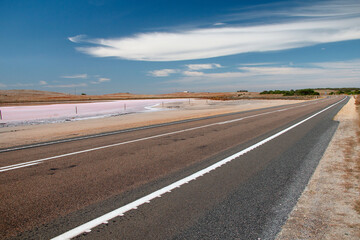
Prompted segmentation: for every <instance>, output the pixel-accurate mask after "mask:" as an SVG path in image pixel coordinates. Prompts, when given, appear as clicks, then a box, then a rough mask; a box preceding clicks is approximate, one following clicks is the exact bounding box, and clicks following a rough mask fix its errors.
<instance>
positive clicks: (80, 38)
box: [68, 34, 86, 43]
mask: <svg viewBox="0 0 360 240" xmlns="http://www.w3.org/2000/svg"><path fill="white" fill-rule="evenodd" d="M85 37H86V35H83V34H80V35H76V36H73V37H68V39H69V41H71V42H74V43H80V42H82V41H83V40H84V39H85Z"/></svg>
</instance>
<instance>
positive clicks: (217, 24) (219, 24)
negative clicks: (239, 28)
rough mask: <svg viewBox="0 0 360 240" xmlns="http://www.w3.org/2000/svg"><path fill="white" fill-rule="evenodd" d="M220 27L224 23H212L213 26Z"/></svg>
mask: <svg viewBox="0 0 360 240" xmlns="http://www.w3.org/2000/svg"><path fill="white" fill-rule="evenodd" d="M222 25H225V23H222V22H218V23H214V26H222Z"/></svg>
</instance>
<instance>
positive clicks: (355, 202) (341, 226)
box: [276, 97, 360, 240]
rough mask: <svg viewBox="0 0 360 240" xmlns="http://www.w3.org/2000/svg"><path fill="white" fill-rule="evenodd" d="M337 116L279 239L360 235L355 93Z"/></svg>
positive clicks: (359, 128)
mask: <svg viewBox="0 0 360 240" xmlns="http://www.w3.org/2000/svg"><path fill="white" fill-rule="evenodd" d="M335 120H336V121H339V127H338V129H337V131H336V133H335V135H334V137H333V139H332V141H331V142H330V144H329V146H328V148H327V150H326V152H325V154H324V156H323V158H322V159H321V161H320V163H319V165H318V167H317V169H316V170H315V172H314V174H313V176H312V178H311V179H310V181H309V184H308V186H307V187H306V188H305V190H304V192H303V193H302V195H301V197H300V198H299V201H298V203H297V205H296V206H295V208H294V209H293V211H292V212H291V213H290V215H289V218H288V220H287V222H286V223H285V225H284V226H283V228H282V231H281V232H280V233H279V234H278V236H277V237H276V239H277V240H285V239H360V181H359V180H360V109H359V106H358V107H357V106H356V105H355V99H354V98H353V97H352V98H351V99H350V101H349V102H348V103H347V104H346V105H345V106H344V107H343V108H342V109H341V111H340V112H339V113H338V114H337V115H336V117H335Z"/></svg>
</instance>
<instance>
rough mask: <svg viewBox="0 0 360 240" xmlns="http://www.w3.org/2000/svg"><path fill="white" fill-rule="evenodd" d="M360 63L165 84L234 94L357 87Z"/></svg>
mask: <svg viewBox="0 0 360 240" xmlns="http://www.w3.org/2000/svg"><path fill="white" fill-rule="evenodd" d="M359 79H360V59H355V60H351V61H342V62H320V63H310V64H307V65H306V66H296V65H293V66H279V65H278V66H273V65H271V66H256V65H254V66H251V65H249V66H245V67H239V68H238V71H231V72H221V73H202V74H201V75H195V74H192V75H191V74H189V75H186V76H185V77H182V78H178V79H173V80H170V81H167V82H165V83H171V84H178V85H179V86H183V87H184V88H187V89H193V90H195V89H194V88H192V87H193V86H194V87H197V88H198V89H202V90H203V91H204V90H211V89H217V90H218V91H219V90H226V91H232V90H234V88H235V87H236V86H238V87H241V86H243V87H244V88H245V87H247V88H252V89H257V90H261V89H266V88H269V87H271V88H279V89H290V88H305V87H344V86H352V87H358V86H359Z"/></svg>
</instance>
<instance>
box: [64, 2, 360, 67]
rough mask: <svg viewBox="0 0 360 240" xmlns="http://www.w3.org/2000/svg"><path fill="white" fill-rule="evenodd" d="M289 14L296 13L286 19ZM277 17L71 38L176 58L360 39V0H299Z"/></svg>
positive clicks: (92, 51) (120, 51)
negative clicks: (305, 1) (302, 2)
mask: <svg viewBox="0 0 360 240" xmlns="http://www.w3.org/2000/svg"><path fill="white" fill-rule="evenodd" d="M286 12H289V13H286ZM285 15H286V16H288V17H291V18H290V19H286V18H285V19H284V17H283V16H285ZM279 16H280V17H279ZM273 18H274V19H275V20H276V21H275V20H274V21H273V22H272V23H268V24H264V23H256V24H253V25H251V26H249V25H248V26H238V25H225V26H221V25H220V26H216V27H212V28H198V29H192V30H182V31H176V32H153V33H140V34H137V35H135V36H131V37H126V38H108V39H104V38H103V39H102V38H100V39H82V38H80V37H78V36H76V37H73V38H71V41H73V42H76V43H77V42H85V43H91V44H94V45H95V46H85V47H78V48H77V50H79V51H81V52H83V53H86V54H89V55H92V56H94V57H118V58H123V59H130V60H141V61H177V60H191V59H204V58H211V57H220V56H227V55H233V54H240V53H246V52H265V51H274V50H285V49H291V48H299V47H306V46H312V45H315V44H320V43H330V42H338V41H346V40H354V39H360V25H359V22H360V2H359V1H345V0H344V1H328V2H322V3H321V4H316V5H313V6H309V5H306V6H304V7H302V6H298V7H297V8H296V9H287V11H285V10H284V11H282V12H281V11H279V12H277V13H276V14H275V15H274V16H273ZM79 39H81V41H80V40H79ZM175 46H176V47H175ZM165 74H166V73H165Z"/></svg>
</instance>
